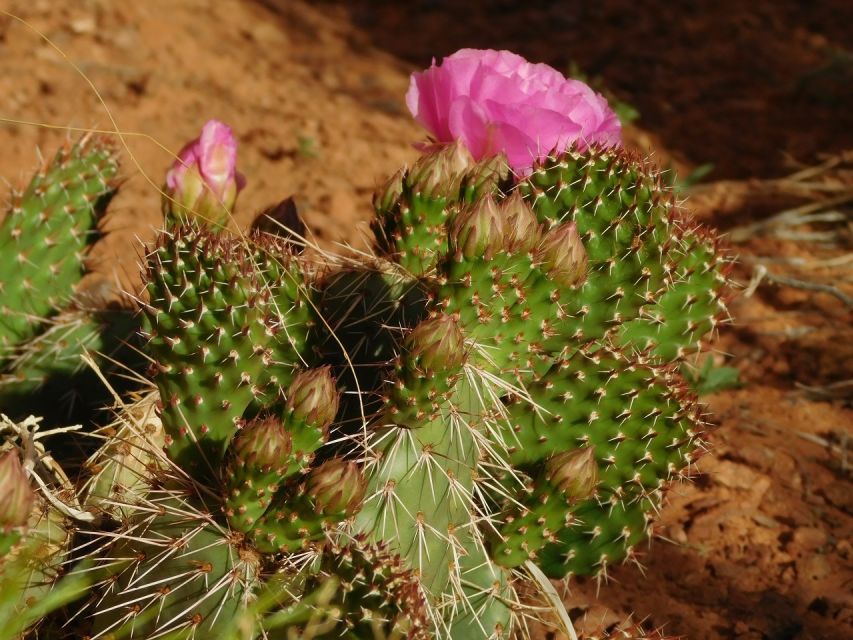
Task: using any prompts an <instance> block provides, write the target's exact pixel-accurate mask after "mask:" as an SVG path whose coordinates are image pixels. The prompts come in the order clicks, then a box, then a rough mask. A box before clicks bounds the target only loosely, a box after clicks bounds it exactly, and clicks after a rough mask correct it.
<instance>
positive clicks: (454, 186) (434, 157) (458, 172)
mask: <svg viewBox="0 0 853 640" xmlns="http://www.w3.org/2000/svg"><path fill="white" fill-rule="evenodd" d="M472 164H474V158H472V157H471V154H470V152H469V151H468V149H466V148H465V146H464V145H463V144H462V143H461V142H459V141H456V142H452V143H450V144H446V145H441V146H437V147H435V148H434V149H432V150H431V151H430V152H429V153H427V154H426V155H424V156H423V157H422V158H421V159H420V160H418V161H417V162H416V163H415V166H414V167H412V170H411V171H410V172H409V175H408V177H407V178H406V183H407V184H408V185H409V186H410V187H411V188H412V190H413V191H414V192H415V193H419V194H421V195H422V196H423V197H425V198H430V199H435V198H456V197H458V195H459V186H460V183H461V182H462V178H463V176H464V175H465V172H466V171H467V170H468V168H469V167H470V166H471V165H472Z"/></svg>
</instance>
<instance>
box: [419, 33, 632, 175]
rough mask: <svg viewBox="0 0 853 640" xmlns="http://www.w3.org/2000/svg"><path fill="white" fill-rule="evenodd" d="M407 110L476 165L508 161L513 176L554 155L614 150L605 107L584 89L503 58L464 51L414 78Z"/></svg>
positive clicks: (615, 131) (614, 132) (612, 123)
mask: <svg viewBox="0 0 853 640" xmlns="http://www.w3.org/2000/svg"><path fill="white" fill-rule="evenodd" d="M406 104H408V106H409V110H410V111H411V112H412V115H413V116H414V117H415V118H416V119H417V120H418V121H419V122H420V123H421V124H423V125H424V126H425V127H426V128H427V129H428V130H429V131H430V133H431V134H432V135H433V136H435V138H436V139H437V140H438V141H439V142H450V141H452V140H461V141H462V142H463V143H464V144H465V146H466V147H468V150H469V151H470V152H471V154H472V155H473V156H474V158H476V159H477V160H479V159H481V158H484V157H488V156H491V155H495V154H497V153H499V152H501V151H503V152H504V153H506V155H507V157H508V159H509V164H510V166H511V167H512V168H513V169H514V170H516V171H517V172H519V173H524V172H527V171H529V170H530V168H531V167H532V166H533V163H534V162H535V161H536V160H537V159H539V158H541V157H543V156H544V155H546V154H548V153H549V152H551V151H552V150H556V151H557V152H561V151H564V150H565V149H567V148H568V147H570V146H571V145H573V144H574V145H577V146H578V147H579V148H584V147H585V146H587V145H590V144H603V145H617V144H620V134H621V132H620V125H619V119H618V118H617V117H616V114H615V113H614V112H613V110H612V109H610V107H609V106H608V104H607V101H606V100H605V99H604V98H603V97H602V96H600V95H599V94H597V93H595V92H594V91H593V90H592V89H590V88H589V87H588V86H587V85H585V84H584V83H583V82H580V81H578V80H572V79H570V78H566V77H565V76H563V74H561V73H560V72H559V71H557V70H556V69H553V68H551V67H549V66H548V65H546V64H531V63H530V62H527V60H525V59H524V58H522V57H521V56H518V55H516V54H514V53H510V52H509V51H493V50H478V49H462V50H461V51H457V52H456V53H454V54H453V55H451V56H449V57H447V58H445V59H444V60H443V61H442V63H441V64H440V65H438V66H436V64H435V62H433V64H432V66H431V67H430V68H429V69H427V70H426V71H423V72H421V73H415V74H413V75H412V77H411V80H410V83H409V91H408V93H407V94H406Z"/></svg>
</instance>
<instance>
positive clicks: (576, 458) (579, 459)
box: [545, 447, 598, 502]
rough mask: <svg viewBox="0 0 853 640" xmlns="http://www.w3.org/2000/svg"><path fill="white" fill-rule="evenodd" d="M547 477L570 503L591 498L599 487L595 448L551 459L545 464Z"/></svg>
mask: <svg viewBox="0 0 853 640" xmlns="http://www.w3.org/2000/svg"><path fill="white" fill-rule="evenodd" d="M545 477H546V479H547V480H548V482H550V483H551V484H552V485H553V486H554V487H555V488H557V489H559V490H560V491H561V492H562V493H563V495H564V496H565V498H566V499H567V500H568V501H569V502H580V501H582V500H586V499H588V498H591V497H592V496H593V495H595V490H596V487H597V486H598V462H596V460H595V448H594V447H583V448H582V449H575V450H574V451H564V452H562V453H558V454H556V455H554V456H552V457H550V458H549V459H548V461H547V462H546V463H545Z"/></svg>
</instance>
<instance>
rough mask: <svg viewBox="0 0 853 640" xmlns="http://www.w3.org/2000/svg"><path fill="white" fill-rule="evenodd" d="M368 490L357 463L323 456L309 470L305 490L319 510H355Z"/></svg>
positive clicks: (349, 512) (330, 512) (348, 512)
mask: <svg viewBox="0 0 853 640" xmlns="http://www.w3.org/2000/svg"><path fill="white" fill-rule="evenodd" d="M366 490H367V481H366V480H365V478H364V474H363V473H362V472H361V469H360V468H359V466H358V464H356V463H355V462H352V461H348V460H342V459H341V458H332V459H330V460H326V462H324V463H323V464H321V465H320V466H319V467H316V468H315V469H312V470H311V473H309V474H308V479H307V480H306V481H305V492H306V493H307V494H308V495H309V496H311V497H312V498H313V499H314V504H315V506H316V509H317V511H318V512H319V513H325V514H330V515H331V514H335V513H343V514H345V515H347V516H351V515H353V514H354V513H356V512H358V510H359V509H360V508H361V504H362V501H363V500H364V493H365V491H366Z"/></svg>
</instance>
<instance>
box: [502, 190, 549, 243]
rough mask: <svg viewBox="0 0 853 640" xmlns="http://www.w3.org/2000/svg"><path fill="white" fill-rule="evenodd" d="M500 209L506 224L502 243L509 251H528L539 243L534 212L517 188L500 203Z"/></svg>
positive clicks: (538, 230) (538, 231) (539, 234)
mask: <svg viewBox="0 0 853 640" xmlns="http://www.w3.org/2000/svg"><path fill="white" fill-rule="evenodd" d="M501 211H502V212H503V216H504V224H505V225H506V238H505V240H504V244H505V246H506V248H507V249H508V250H510V251H515V252H519V253H521V252H526V251H530V250H531V249H532V248H533V247H535V246H536V245H537V244H538V243H539V239H540V237H541V233H540V229H539V223H538V222H537V221H536V214H535V213H533V210H532V209H531V208H530V206H529V205H528V204H527V202H525V200H524V198H522V197H521V192H520V191H518V190H517V189H516V190H515V191H513V192H512V193H511V194H510V196H509V197H508V198H507V199H506V200H504V201H503V202H502V203H501Z"/></svg>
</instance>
